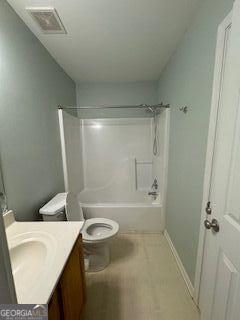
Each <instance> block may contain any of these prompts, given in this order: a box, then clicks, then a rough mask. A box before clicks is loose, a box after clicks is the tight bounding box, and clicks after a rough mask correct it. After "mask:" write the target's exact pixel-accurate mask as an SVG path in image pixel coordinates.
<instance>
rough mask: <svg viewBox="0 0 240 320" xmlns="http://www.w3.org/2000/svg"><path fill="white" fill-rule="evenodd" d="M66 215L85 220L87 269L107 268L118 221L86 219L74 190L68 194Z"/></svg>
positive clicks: (83, 233) (89, 270) (84, 241)
mask: <svg viewBox="0 0 240 320" xmlns="http://www.w3.org/2000/svg"><path fill="white" fill-rule="evenodd" d="M66 215H67V219H68V220H69V221H76V220H81V221H83V220H84V221H85V222H84V225H83V228H82V231H81V232H82V239H83V249H84V259H85V268H86V271H88V272H97V271H100V270H103V269H105V268H106V267H107V266H108V265H109V263H110V249H109V244H110V240H111V239H112V238H113V237H115V236H116V234H117V233H118V230H119V225H118V223H117V222H115V221H113V220H109V219H104V218H92V219H87V220H85V219H84V215H83V210H82V208H81V206H80V205H79V202H78V201H77V197H76V196H75V195H74V194H73V193H72V192H68V193H67V196H66Z"/></svg>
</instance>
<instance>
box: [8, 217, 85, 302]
mask: <svg viewBox="0 0 240 320" xmlns="http://www.w3.org/2000/svg"><path fill="white" fill-rule="evenodd" d="M4 221H5V225H6V234H7V240H8V245H9V249H10V258H11V263H12V269H13V277H14V282H15V287H16V294H17V300H18V303H27V304H45V303H48V301H49V298H50V297H51V295H52V293H53V291H54V288H55V286H56V284H57V283H58V280H59V278H60V276H61V273H62V271H63V269H64V266H65V264H66V262H67V260H68V257H69V255H70V253H71V250H72V248H73V245H74V243H75V241H76V239H77V238H78V235H79V233H80V231H81V229H82V227H83V224H84V222H82V221H77V222H67V221H66V222H62V221H61V222H42V221H39V222H38V221H36V222H16V221H15V220H14V215H13V213H12V212H11V211H10V212H9V213H8V216H6V217H5V218H4ZM16 248H17V249H16ZM19 248H20V249H19Z"/></svg>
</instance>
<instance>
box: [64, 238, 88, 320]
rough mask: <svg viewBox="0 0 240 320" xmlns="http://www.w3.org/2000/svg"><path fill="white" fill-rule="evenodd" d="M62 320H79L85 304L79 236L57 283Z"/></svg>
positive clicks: (84, 285) (82, 259) (82, 260)
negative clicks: (59, 292) (59, 290)
mask: <svg viewBox="0 0 240 320" xmlns="http://www.w3.org/2000/svg"><path fill="white" fill-rule="evenodd" d="M59 287H60V288H61V298H62V306H63V314H64V320H79V319H81V317H82V313H83V309H84V305H85V302H86V284H85V271H84V258H83V249H82V237H81V236H79V238H78V239H77V241H76V243H75V245H74V248H73V250H72V252H71V255H70V257H69V259H68V262H67V265H66V267H65V269H64V271H63V274H62V277H61V279H60V282H59Z"/></svg>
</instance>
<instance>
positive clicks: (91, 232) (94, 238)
mask: <svg viewBox="0 0 240 320" xmlns="http://www.w3.org/2000/svg"><path fill="white" fill-rule="evenodd" d="M118 230H119V225H118V223H117V222H115V221H113V220H110V219H104V218H93V219H88V220H86V221H85V224H84V226H83V229H82V237H83V241H84V242H98V241H104V240H107V239H110V238H112V237H113V236H115V235H116V234H117V233H118Z"/></svg>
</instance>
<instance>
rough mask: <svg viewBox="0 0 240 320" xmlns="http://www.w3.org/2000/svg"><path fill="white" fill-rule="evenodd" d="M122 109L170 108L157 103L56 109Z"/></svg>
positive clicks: (62, 107) (167, 105) (62, 108)
mask: <svg viewBox="0 0 240 320" xmlns="http://www.w3.org/2000/svg"><path fill="white" fill-rule="evenodd" d="M122 108H126V109H134V108H140V109H147V108H165V109H168V108H170V105H169V104H163V103H159V104H156V105H150V104H140V105H132V106H131V105H129V106H128V105H122V106H121V105H109V106H106V105H105V106H104V105H102V106H80V107H70V106H69V107H64V106H61V105H59V106H58V109H61V110H64V109H65V110H66V109H78V110H79V109H122Z"/></svg>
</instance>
